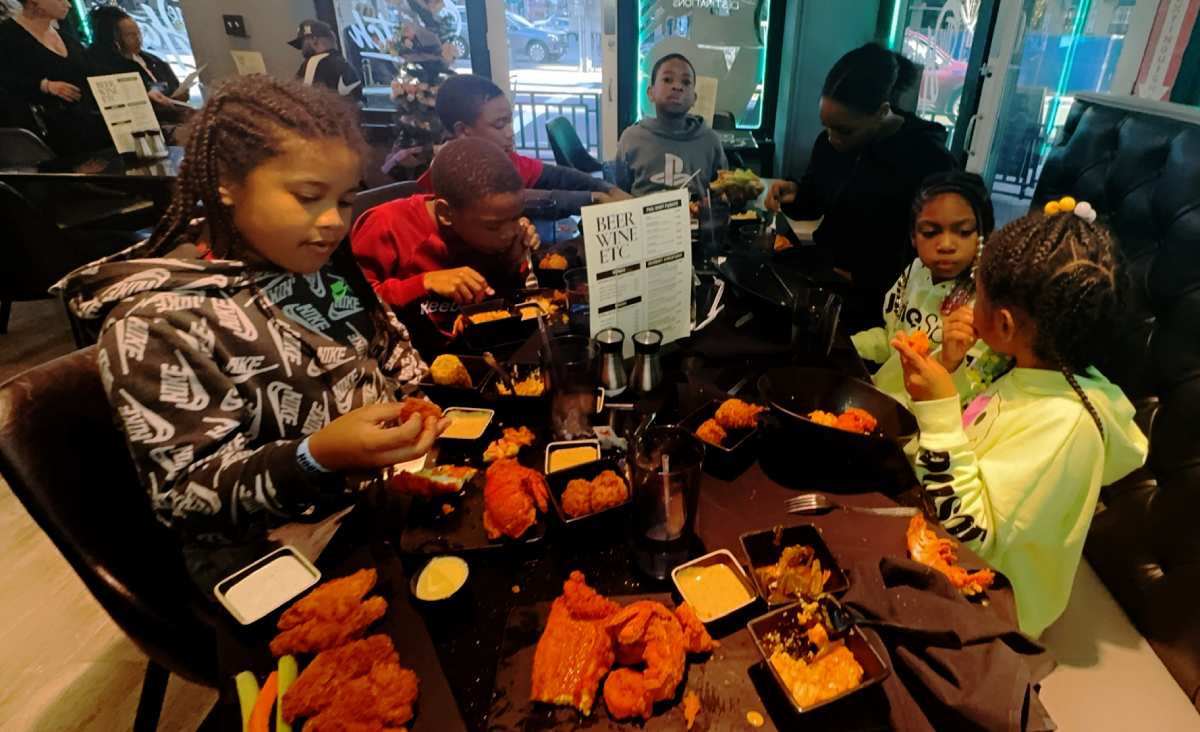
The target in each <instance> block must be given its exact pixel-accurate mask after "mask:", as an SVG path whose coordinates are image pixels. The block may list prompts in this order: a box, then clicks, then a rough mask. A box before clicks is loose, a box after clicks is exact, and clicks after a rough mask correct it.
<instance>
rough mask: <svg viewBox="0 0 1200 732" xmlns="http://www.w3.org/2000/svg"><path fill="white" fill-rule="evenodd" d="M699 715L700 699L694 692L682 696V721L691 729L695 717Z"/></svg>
mask: <svg viewBox="0 0 1200 732" xmlns="http://www.w3.org/2000/svg"><path fill="white" fill-rule="evenodd" d="M698 714H700V697H699V696H698V695H697V694H696V692H694V691H689V692H688V693H686V694H684V695H683V721H684V722H685V723H686V724H687V728H688V729H691V728H692V725H694V724H695V723H696V715H698Z"/></svg>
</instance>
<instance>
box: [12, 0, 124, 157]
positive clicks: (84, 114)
mask: <svg viewBox="0 0 1200 732" xmlns="http://www.w3.org/2000/svg"><path fill="white" fill-rule="evenodd" d="M70 10H71V4H70V3H69V2H67V0H21V12H20V13H19V14H18V15H16V16H14V17H12V18H9V19H8V20H5V21H3V22H0V49H2V50H3V51H4V56H5V60H4V63H3V64H0V87H2V88H4V89H5V90H6V91H7V92H8V93H9V94H11V95H12V96H13V97H15V98H16V99H19V100H20V101H21V102H23V103H24V104H29V105H37V106H38V107H39V108H40V109H41V118H42V120H43V121H44V123H45V125H46V136H47V140H46V143H47V144H48V145H49V146H50V147H51V148H53V150H54V151H55V152H56V153H58V154H59V155H73V154H78V153H83V152H91V151H94V150H100V149H102V148H107V147H111V146H112V138H111V137H109V134H108V128H107V127H106V126H105V124H104V119H103V118H101V116H100V110H99V109H98V108H97V107H96V101H95V99H94V98H93V97H92V91H91V88H90V87H89V86H88V82H87V77H88V76H89V75H91V74H92V73H93V72H92V69H91V63H90V62H89V61H88V57H87V52H86V51H85V50H84V48H83V45H82V44H80V43H79V41H78V40H77V39H76V38H75V37H74V36H72V35H71V34H70V33H68V32H67V31H66V30H63V31H61V32H60V31H59V22H60V21H62V20H63V19H64V18H66V17H67V13H68V12H70Z"/></svg>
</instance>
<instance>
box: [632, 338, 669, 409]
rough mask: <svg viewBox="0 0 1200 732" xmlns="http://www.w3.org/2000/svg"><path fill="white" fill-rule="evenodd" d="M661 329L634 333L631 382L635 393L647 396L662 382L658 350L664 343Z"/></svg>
mask: <svg viewBox="0 0 1200 732" xmlns="http://www.w3.org/2000/svg"><path fill="white" fill-rule="evenodd" d="M662 338H663V334H662V331H661V330H643V331H639V332H637V333H634V334H633V353H634V357H633V375H632V376H631V377H630V382H631V383H632V386H633V391H634V393H636V394H638V395H639V396H646V395H648V394H651V393H653V392H654V390H655V389H657V388H658V386H659V384H661V383H662V378H663V373H662V363H661V362H660V361H659V359H658V350H659V347H660V346H661V345H662Z"/></svg>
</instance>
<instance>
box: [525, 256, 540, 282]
mask: <svg viewBox="0 0 1200 732" xmlns="http://www.w3.org/2000/svg"><path fill="white" fill-rule="evenodd" d="M525 267H526V268H527V269H528V272H527V273H526V274H525V289H527V290H536V289H538V288H539V287H541V284H540V283H538V278H537V274H536V273H535V272H534V271H533V253H532V252H530V251H529V250H528V249H526V250H525Z"/></svg>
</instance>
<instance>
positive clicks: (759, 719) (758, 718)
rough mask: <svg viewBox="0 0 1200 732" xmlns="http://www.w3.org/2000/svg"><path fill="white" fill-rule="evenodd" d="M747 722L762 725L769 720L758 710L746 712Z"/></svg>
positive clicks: (753, 725) (754, 725) (755, 725)
mask: <svg viewBox="0 0 1200 732" xmlns="http://www.w3.org/2000/svg"><path fill="white" fill-rule="evenodd" d="M746 722H747V723H749V725H750V726H751V727H761V726H763V725H764V724H766V723H767V720H766V719H764V718H763V715H761V714H759V713H758V712H755V711H749V712H746Z"/></svg>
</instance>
